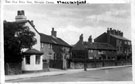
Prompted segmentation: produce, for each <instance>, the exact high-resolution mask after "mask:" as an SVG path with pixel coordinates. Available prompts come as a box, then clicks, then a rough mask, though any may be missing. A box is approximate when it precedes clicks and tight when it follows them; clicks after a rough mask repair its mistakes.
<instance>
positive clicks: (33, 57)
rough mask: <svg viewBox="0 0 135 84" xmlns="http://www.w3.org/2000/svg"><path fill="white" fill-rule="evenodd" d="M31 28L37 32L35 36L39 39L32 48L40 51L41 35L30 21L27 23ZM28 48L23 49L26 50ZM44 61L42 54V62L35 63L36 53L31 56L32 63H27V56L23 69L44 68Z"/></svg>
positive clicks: (23, 62)
mask: <svg viewBox="0 0 135 84" xmlns="http://www.w3.org/2000/svg"><path fill="white" fill-rule="evenodd" d="M25 26H28V27H29V28H30V31H32V32H34V33H35V38H36V39H37V43H36V44H35V45H33V46H32V48H34V49H36V50H39V51H40V35H39V34H38V33H37V32H36V30H35V29H34V28H33V27H32V26H31V25H30V23H29V22H27V23H26V24H25ZM25 50H27V49H23V51H25ZM42 69H43V63H42V56H41V57H40V64H35V55H32V56H30V65H28V64H26V61H25V58H23V61H22V70H24V71H33V70H42Z"/></svg>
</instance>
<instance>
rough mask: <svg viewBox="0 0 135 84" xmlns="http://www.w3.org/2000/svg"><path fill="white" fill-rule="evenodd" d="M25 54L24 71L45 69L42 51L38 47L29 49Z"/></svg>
mask: <svg viewBox="0 0 135 84" xmlns="http://www.w3.org/2000/svg"><path fill="white" fill-rule="evenodd" d="M23 54H24V57H23V62H22V70H23V71H35V70H42V69H43V63H42V54H43V53H42V52H40V51H38V50H36V49H28V50H27V51H25V52H24V53H23Z"/></svg>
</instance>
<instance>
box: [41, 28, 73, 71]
mask: <svg viewBox="0 0 135 84" xmlns="http://www.w3.org/2000/svg"><path fill="white" fill-rule="evenodd" d="M40 36H41V51H42V52H44V55H43V61H44V62H47V63H49V66H50V67H52V68H61V69H66V68H67V65H68V64H67V59H68V58H69V56H70V48H71V46H70V45H69V44H68V43H66V42H65V41H64V40H62V39H61V38H58V37H57V32H56V31H55V30H54V28H52V31H51V35H46V34H42V33H40Z"/></svg>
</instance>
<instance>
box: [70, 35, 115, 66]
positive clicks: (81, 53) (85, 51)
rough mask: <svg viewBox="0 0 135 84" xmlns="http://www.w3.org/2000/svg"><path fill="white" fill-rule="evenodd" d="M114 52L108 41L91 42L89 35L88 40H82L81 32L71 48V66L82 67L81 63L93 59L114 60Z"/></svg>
mask: <svg viewBox="0 0 135 84" xmlns="http://www.w3.org/2000/svg"><path fill="white" fill-rule="evenodd" d="M115 52H116V49H115V48H114V47H113V46H112V45H110V44H108V43H99V42H92V37H91V36H90V37H89V39H88V42H84V41H83V35H82V34H81V36H80V39H79V41H78V42H77V43H76V44H75V45H74V46H73V48H72V56H71V61H72V63H71V68H83V63H86V62H90V61H91V62H92V61H93V60H114V59H115ZM93 62H94V61H93ZM88 66H89V65H88ZM90 67H93V65H90Z"/></svg>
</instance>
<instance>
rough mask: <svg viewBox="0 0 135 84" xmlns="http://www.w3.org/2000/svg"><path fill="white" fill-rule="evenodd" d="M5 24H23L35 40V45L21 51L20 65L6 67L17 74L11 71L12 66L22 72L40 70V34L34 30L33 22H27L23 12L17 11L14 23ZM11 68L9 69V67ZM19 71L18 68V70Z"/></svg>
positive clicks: (41, 67)
mask: <svg viewBox="0 0 135 84" xmlns="http://www.w3.org/2000/svg"><path fill="white" fill-rule="evenodd" d="M7 23H13V24H23V25H24V26H25V27H28V28H29V30H30V31H32V32H34V33H35V36H34V38H35V39H36V41H37V42H36V44H35V45H33V46H32V47H31V49H29V48H24V49H22V52H24V56H23V60H22V63H21V65H18V64H14V65H13V64H12V63H11V65H8V67H7V66H6V68H8V69H9V70H11V71H10V72H14V71H15V73H16V72H17V70H12V69H15V68H16V67H15V68H12V66H18V67H20V66H21V70H22V71H34V70H42V69H43V66H42V61H41V60H42V52H40V34H39V32H38V31H37V30H36V28H35V25H34V24H33V21H30V20H27V17H26V16H25V12H24V11H23V10H19V11H18V12H17V16H16V17H15V21H13V22H7ZM10 66H11V67H10ZM19 69H20V68H19Z"/></svg>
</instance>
